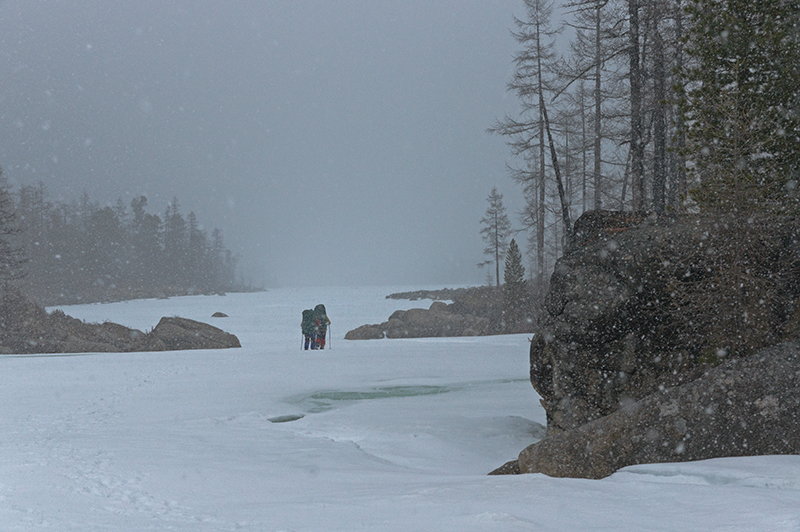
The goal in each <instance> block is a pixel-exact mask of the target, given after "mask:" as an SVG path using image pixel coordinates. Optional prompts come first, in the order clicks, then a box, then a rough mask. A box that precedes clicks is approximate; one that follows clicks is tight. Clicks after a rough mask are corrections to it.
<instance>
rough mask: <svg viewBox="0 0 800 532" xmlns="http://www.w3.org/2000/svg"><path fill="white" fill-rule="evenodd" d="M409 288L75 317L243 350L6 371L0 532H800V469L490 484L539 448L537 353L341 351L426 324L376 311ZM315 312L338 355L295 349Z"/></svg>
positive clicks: (178, 303)
mask: <svg viewBox="0 0 800 532" xmlns="http://www.w3.org/2000/svg"><path fill="white" fill-rule="evenodd" d="M415 288H419V287H380V288H374V287H373V288H325V289H280V290H272V291H269V292H265V293H257V294H230V295H228V296H224V297H220V296H198V297H185V298H173V299H169V300H158V301H156V300H147V301H134V302H126V303H115V304H106V305H84V306H73V307H63V308H64V310H65V311H66V312H67V313H68V314H70V315H73V316H75V317H77V318H81V319H84V320H87V321H96V322H100V321H105V320H110V321H114V322H118V323H122V324H125V325H128V326H132V327H136V328H139V329H142V330H149V329H150V328H152V327H154V326H155V325H156V323H157V322H158V319H159V318H160V317H161V316H175V315H177V316H184V317H188V318H193V319H198V320H202V321H206V322H209V323H213V324H215V325H218V326H220V327H222V328H223V329H225V330H227V331H229V332H232V333H234V334H236V335H237V336H238V337H239V339H240V340H241V342H242V345H243V348H242V349H233V350H220V351H182V352H160V353H132V354H86V355H71V356H44V355H41V356H2V357H0V405H2V406H1V407H0V530H2V531H29V530H56V531H81V532H86V531H96V530H97V531H116V530H131V531H146V530H178V531H187V532H188V531H192V532H196V531H212V530H213V531H226V530H231V531H233V530H252V531H280V530H285V531H290V530H291V531H326V530H331V531H333V530H337V531H353V530H369V531H384V530H390V531H393V530H397V531H402V532H409V531H416V530H431V531H450V530H452V531H458V532H463V531H469V530H476V531H478V530H480V531H487V530H502V531H515V530H526V531H528V530H537V531H539V530H541V531H569V530H614V531H617V530H659V531H662V530H665V531H671V530H675V531H686V530H703V531H711V530H717V531H723V530H724V531H739V530H753V531H755V530H758V531H765V530H770V531H772V530H775V531H800V456H775V457H758V458H746V459H741V458H740V459H719V460H710V461H706V462H698V463H690V464H661V465H646V466H638V467H631V468H627V469H625V470H623V471H620V472H619V473H617V474H615V475H613V476H612V477H610V478H608V479H605V480H600V481H591V480H572V479H554V478H548V477H545V476H542V475H520V476H504V477H490V476H486V473H487V472H488V471H490V470H491V469H493V468H495V467H497V466H499V465H501V464H502V463H504V462H505V461H507V460H509V459H512V458H515V457H516V455H517V454H518V453H519V451H520V450H521V449H522V448H524V447H525V446H526V445H527V444H529V443H531V442H533V441H535V439H536V437H537V436H538V435H540V434H541V431H542V424H543V423H544V411H543V410H542V409H541V407H540V406H539V400H538V396H537V395H536V393H535V392H534V391H533V389H532V388H531V386H530V383H529V382H528V380H527V375H528V361H527V338H526V337H525V336H524V335H514V336H496V337H488V338H456V339H421V340H373V341H360V342H351V341H345V340H344V339H343V337H344V334H345V332H347V331H348V330H350V329H353V328H355V327H357V326H359V325H363V324H365V323H380V322H382V321H384V320H386V318H387V317H388V316H389V314H391V312H393V311H394V310H397V309H400V308H413V307H420V306H428V305H429V304H430V301H419V302H409V301H395V300H387V299H385V298H384V296H385V295H386V294H389V293H391V292H395V291H399V290H404V289H406V290H407V289H415ZM317 303H325V305H326V306H327V308H328V311H329V314H330V317H331V320H332V321H333V324H332V332H333V339H332V349H329V350H325V351H301V350H300V328H299V324H300V314H301V311H302V310H303V309H304V308H310V307H313V306H314V305H315V304H317ZM216 311H221V312H225V313H226V314H228V315H229V317H228V318H219V319H215V318H210V316H211V314H212V313H214V312H216ZM301 416H302V417H301ZM293 418H299V419H296V420H294V421H286V420H287V419H293ZM281 421H282V422H281Z"/></svg>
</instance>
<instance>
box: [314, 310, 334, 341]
mask: <svg viewBox="0 0 800 532" xmlns="http://www.w3.org/2000/svg"><path fill="white" fill-rule="evenodd" d="M314 324H315V326H316V333H317V349H325V337H326V336H327V334H328V325H330V324H331V320H330V318H328V313H327V312H326V311H325V305H322V304H319V305H317V306H316V307H314Z"/></svg>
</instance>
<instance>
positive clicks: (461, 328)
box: [345, 301, 489, 340]
mask: <svg viewBox="0 0 800 532" xmlns="http://www.w3.org/2000/svg"><path fill="white" fill-rule="evenodd" d="M488 329H489V320H488V319H487V318H481V317H477V316H473V315H470V314H455V313H452V312H450V311H449V306H448V305H447V304H446V303H443V302H441V301H435V302H434V303H433V304H431V306H430V308H429V309H422V308H416V309H410V310H398V311H396V312H394V313H393V314H392V315H391V316H389V320H388V321H385V322H383V323H381V324H379V325H363V326H361V327H359V328H357V329H353V330H352V331H349V332H348V333H347V334H346V335H345V340H376V339H379V338H430V337H444V336H481V335H485V334H488Z"/></svg>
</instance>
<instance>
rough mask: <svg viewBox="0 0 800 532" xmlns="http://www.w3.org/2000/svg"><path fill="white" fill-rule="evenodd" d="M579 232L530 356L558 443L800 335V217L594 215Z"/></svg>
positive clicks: (561, 264)
mask: <svg viewBox="0 0 800 532" xmlns="http://www.w3.org/2000/svg"><path fill="white" fill-rule="evenodd" d="M575 233H576V238H575V242H576V243H575V245H574V246H573V247H572V248H571V249H570V250H568V252H567V253H566V254H565V255H564V256H563V257H562V258H561V259H560V260H559V261H558V263H557V264H556V267H555V271H554V273H553V276H552V278H551V282H550V290H549V292H548V294H547V296H546V299H545V305H544V307H545V312H544V315H543V316H542V318H541V319H540V323H539V330H538V332H537V333H536V334H535V336H534V338H533V341H532V343H531V348H530V378H531V382H532V384H533V386H534V388H535V389H536V391H537V392H538V393H539V395H540V396H541V397H542V404H543V406H544V408H545V410H546V412H547V429H548V435H555V434H556V433H558V432H560V431H569V430H572V429H575V428H577V427H580V426H582V425H584V424H585V423H588V422H590V421H593V420H595V419H598V418H601V417H603V416H607V415H609V414H612V413H614V412H615V411H617V410H618V409H619V408H620V406H621V405H627V404H631V403H635V402H636V401H638V400H640V399H642V398H644V397H646V396H648V395H650V394H651V393H653V392H654V391H656V390H658V389H660V388H668V389H671V388H674V387H675V386H679V385H681V384H683V383H686V382H691V381H693V380H695V379H696V378H698V377H699V376H700V375H702V374H704V373H705V372H706V371H708V369H710V368H712V367H714V366H715V365H717V364H719V363H720V362H723V361H725V360H729V359H732V358H740V357H746V356H749V355H751V354H752V353H754V352H756V351H757V350H759V349H762V348H764V347H767V346H770V345H775V344H777V343H779V342H781V341H784V340H788V339H791V338H795V337H797V336H798V332H800V327H799V326H798V325H799V324H800V303H799V302H800V225H799V224H798V221H797V220H796V219H795V218H791V217H780V218H779V217H750V218H733V217H732V218H721V217H715V218H710V217H709V218H700V217H692V218H689V217H686V218H672V219H661V220H656V219H655V218H654V217H644V216H641V215H630V214H624V213H607V212H592V213H587V214H585V215H584V216H582V217H581V218H580V219H579V220H578V222H576V224H575Z"/></svg>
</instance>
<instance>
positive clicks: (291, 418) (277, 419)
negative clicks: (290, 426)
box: [269, 414, 306, 423]
mask: <svg viewBox="0 0 800 532" xmlns="http://www.w3.org/2000/svg"><path fill="white" fill-rule="evenodd" d="M304 417H306V416H305V414H287V415H285V416H276V417H271V418H269V420H270V421H271V422H273V423H288V422H289V421H297V420H298V419H303V418H304Z"/></svg>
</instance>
